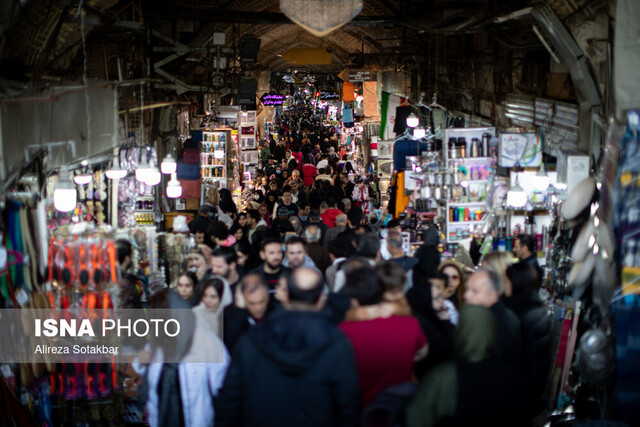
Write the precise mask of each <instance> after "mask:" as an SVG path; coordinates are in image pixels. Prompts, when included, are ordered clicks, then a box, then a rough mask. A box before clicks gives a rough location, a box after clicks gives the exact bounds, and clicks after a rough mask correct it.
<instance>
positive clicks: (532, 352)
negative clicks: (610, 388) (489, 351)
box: [504, 263, 552, 416]
mask: <svg viewBox="0 0 640 427" xmlns="http://www.w3.org/2000/svg"><path fill="white" fill-rule="evenodd" d="M536 274H537V273H536V271H535V269H534V268H533V267H532V266H531V265H529V264H525V263H517V264H514V265H512V266H509V268H507V278H508V279H509V281H508V283H506V286H505V294H506V295H507V296H506V298H505V299H504V303H505V305H506V306H507V307H508V308H510V309H511V310H513V312H514V313H515V314H516V316H518V319H519V320H520V325H521V327H522V374H523V377H524V380H525V382H526V385H527V386H526V387H525V388H524V390H527V392H528V398H527V403H528V409H529V412H528V415H529V416H535V415H537V414H538V413H540V411H542V410H543V409H544V408H545V404H546V402H545V390H546V387H547V382H548V380H549V368H550V366H551V357H552V351H551V333H552V331H551V316H550V314H549V310H548V309H547V307H546V306H545V304H544V302H542V299H541V298H540V296H539V295H538V292H537V291H536V289H537V281H536V279H537V278H536Z"/></svg>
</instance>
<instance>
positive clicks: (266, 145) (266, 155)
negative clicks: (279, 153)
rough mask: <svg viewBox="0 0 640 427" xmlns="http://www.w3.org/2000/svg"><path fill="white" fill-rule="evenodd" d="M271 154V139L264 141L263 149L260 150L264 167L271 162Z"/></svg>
mask: <svg viewBox="0 0 640 427" xmlns="http://www.w3.org/2000/svg"><path fill="white" fill-rule="evenodd" d="M270 154H271V150H269V141H263V142H262V150H260V159H261V160H262V166H263V167H265V166H266V165H267V164H268V163H269V155H270Z"/></svg>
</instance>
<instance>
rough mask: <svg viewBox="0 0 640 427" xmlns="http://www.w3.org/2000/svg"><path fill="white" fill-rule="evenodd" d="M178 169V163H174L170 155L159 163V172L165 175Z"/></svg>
mask: <svg viewBox="0 0 640 427" xmlns="http://www.w3.org/2000/svg"><path fill="white" fill-rule="evenodd" d="M177 168H178V163H176V159H174V158H173V156H172V155H171V153H169V154H167V155H166V157H165V158H164V159H163V160H162V163H160V170H161V171H162V173H163V174H165V175H171V174H172V173H174V172H175V171H176V169H177Z"/></svg>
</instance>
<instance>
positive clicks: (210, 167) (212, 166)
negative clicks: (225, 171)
mask: <svg viewBox="0 0 640 427" xmlns="http://www.w3.org/2000/svg"><path fill="white" fill-rule="evenodd" d="M202 167H203V168H206V169H214V168H223V167H224V165H202Z"/></svg>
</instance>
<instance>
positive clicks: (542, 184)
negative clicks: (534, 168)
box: [533, 163, 549, 191]
mask: <svg viewBox="0 0 640 427" xmlns="http://www.w3.org/2000/svg"><path fill="white" fill-rule="evenodd" d="M533 187H534V188H535V189H536V190H539V191H544V190H546V189H547V188H548V187H549V175H547V170H546V169H545V167H544V163H540V169H538V173H536V176H534V177H533Z"/></svg>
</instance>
